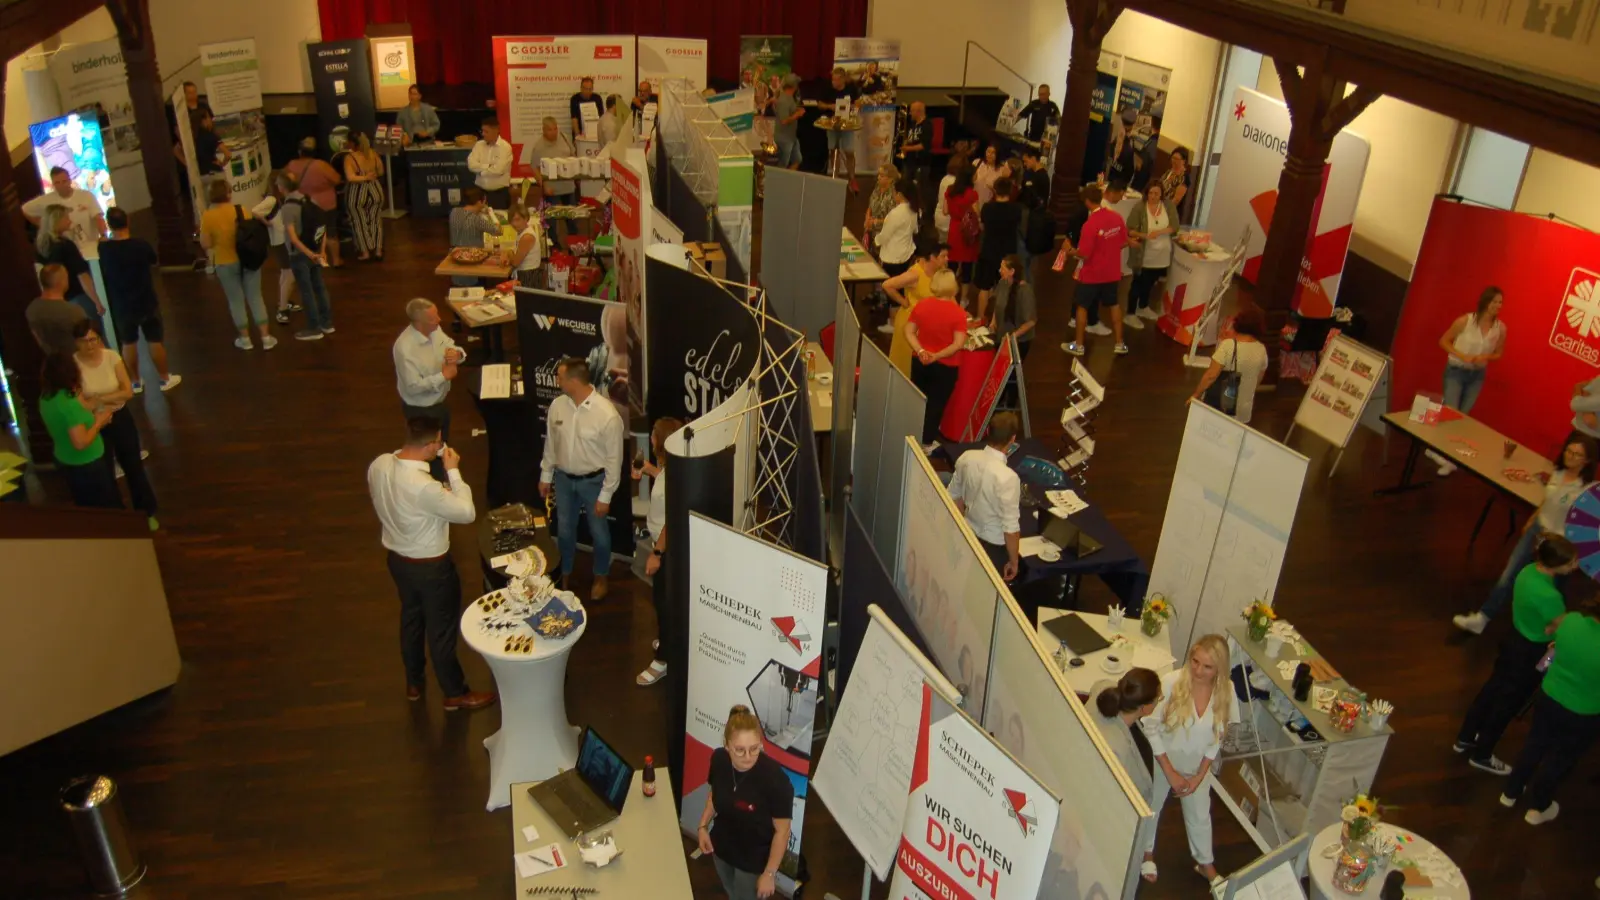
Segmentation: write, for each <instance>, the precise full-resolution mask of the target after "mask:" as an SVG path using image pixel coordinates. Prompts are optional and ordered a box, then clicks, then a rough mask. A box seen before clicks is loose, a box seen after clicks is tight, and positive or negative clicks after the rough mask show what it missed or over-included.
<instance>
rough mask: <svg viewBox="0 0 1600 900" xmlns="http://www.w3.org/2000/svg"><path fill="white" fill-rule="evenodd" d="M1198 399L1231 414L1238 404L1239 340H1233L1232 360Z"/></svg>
mask: <svg viewBox="0 0 1600 900" xmlns="http://www.w3.org/2000/svg"><path fill="white" fill-rule="evenodd" d="M1200 401H1201V402H1202V403H1204V404H1205V405H1207V406H1209V407H1212V408H1213V409H1219V410H1221V411H1223V412H1225V413H1227V414H1228V415H1230V416H1231V415H1233V412H1234V410H1235V409H1236V408H1237V407H1238V405H1239V342H1238V341H1237V340H1235V341H1234V342H1233V360H1232V362H1231V363H1230V364H1229V366H1228V368H1227V369H1226V370H1224V371H1223V373H1222V374H1221V375H1218V376H1217V380H1216V381H1213V382H1211V386H1210V387H1208V388H1206V392H1205V393H1204V394H1201V395H1200Z"/></svg>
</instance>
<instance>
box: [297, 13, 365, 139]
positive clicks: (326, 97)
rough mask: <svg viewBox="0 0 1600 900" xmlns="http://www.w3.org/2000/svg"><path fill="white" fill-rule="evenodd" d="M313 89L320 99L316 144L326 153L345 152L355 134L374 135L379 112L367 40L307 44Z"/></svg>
mask: <svg viewBox="0 0 1600 900" xmlns="http://www.w3.org/2000/svg"><path fill="white" fill-rule="evenodd" d="M306 58H307V59H309V60H310V61H311V87H312V90H313V91H314V92H315V94H316V97H317V132H318V133H317V144H318V146H319V147H321V148H322V150H323V152H325V153H329V154H333V153H338V152H339V151H341V150H343V149H344V148H345V146H346V145H347V144H349V142H350V135H351V134H352V133H353V132H357V131H359V132H361V133H362V134H366V135H369V136H370V135H371V134H372V133H373V132H374V130H375V129H376V128H377V123H378V112H377V108H376V107H375V106H374V105H373V100H372V65H371V63H370V62H369V59H368V52H367V40H366V38H358V39H356V40H350V41H327V42H324V43H320V44H307V45H306Z"/></svg>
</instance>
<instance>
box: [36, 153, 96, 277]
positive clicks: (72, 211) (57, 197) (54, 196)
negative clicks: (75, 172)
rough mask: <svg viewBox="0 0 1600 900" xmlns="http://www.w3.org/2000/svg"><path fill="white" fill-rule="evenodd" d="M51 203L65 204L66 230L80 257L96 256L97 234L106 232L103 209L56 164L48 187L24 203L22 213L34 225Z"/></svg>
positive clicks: (91, 195) (51, 171)
mask: <svg viewBox="0 0 1600 900" xmlns="http://www.w3.org/2000/svg"><path fill="white" fill-rule="evenodd" d="M55 204H60V205H62V206H65V207H66V208H67V218H68V219H70V220H72V231H71V232H69V234H70V235H71V237H72V242H73V243H75V244H77V245H78V252H80V253H82V254H83V258H84V259H99V258H100V238H101V237H103V236H104V235H105V233H106V217H105V211H104V210H102V209H101V208H100V201H98V200H96V199H95V198H94V194H93V193H91V192H89V191H86V190H83V189H81V188H78V187H74V186H73V184H72V176H70V175H68V174H67V170H66V169H63V168H61V167H60V166H56V167H55V168H53V169H51V170H50V190H48V191H46V192H45V193H43V194H40V195H39V196H37V197H35V198H33V199H32V200H29V201H28V202H27V203H24V204H23V205H22V215H23V216H24V217H26V218H27V220H28V221H29V222H31V223H33V224H34V225H35V226H37V225H38V224H39V220H40V219H41V218H43V216H44V211H45V210H47V209H49V208H50V207H51V206H53V205H55Z"/></svg>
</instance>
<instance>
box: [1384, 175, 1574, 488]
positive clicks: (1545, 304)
mask: <svg viewBox="0 0 1600 900" xmlns="http://www.w3.org/2000/svg"><path fill="white" fill-rule="evenodd" d="M1490 286H1493V287H1497V288H1499V289H1500V290H1501V292H1502V293H1503V294H1504V296H1505V303H1503V304H1502V305H1501V307H1500V321H1502V322H1504V323H1505V330H1506V337H1505V346H1504V352H1503V354H1502V355H1501V357H1500V359H1498V360H1495V361H1493V362H1491V363H1489V366H1488V369H1487V371H1486V373H1485V379H1484V384H1483V392H1482V394H1480V395H1479V397H1478V402H1477V404H1476V405H1475V406H1473V408H1472V411H1471V413H1470V415H1471V416H1472V417H1473V418H1474V419H1478V420H1479V421H1481V422H1483V423H1484V424H1486V425H1488V426H1489V427H1491V428H1493V429H1495V430H1496V431H1499V432H1500V433H1501V434H1504V435H1505V436H1506V437H1509V438H1511V439H1512V440H1515V441H1517V442H1519V443H1521V444H1522V445H1523V446H1525V447H1528V448H1530V449H1532V450H1535V451H1537V452H1539V453H1542V454H1544V455H1545V456H1547V457H1549V458H1551V459H1556V458H1559V454H1560V443H1561V441H1562V440H1564V439H1565V438H1566V435H1567V433H1568V432H1569V431H1571V430H1572V410H1571V408H1570V407H1569V406H1568V404H1569V403H1570V402H1571V399H1572V391H1573V385H1575V384H1577V383H1578V382H1580V381H1588V380H1589V379H1591V378H1594V377H1595V376H1597V375H1600V235H1597V234H1595V233H1594V232H1592V231H1586V230H1584V229H1582V228H1577V227H1574V226H1572V225H1567V224H1565V223H1563V222H1557V221H1552V220H1550V219H1547V218H1545V217H1543V216H1532V215H1528V214H1526V213H1516V212H1508V211H1506V210H1501V209H1493V208H1490V207H1483V206H1472V205H1468V204H1464V203H1458V202H1456V201H1453V200H1445V199H1442V198H1440V199H1436V200H1434V201H1433V211H1432V213H1431V214H1430V215H1429V216H1428V230H1427V232H1426V233H1425V234H1424V236H1423V239H1422V249H1421V251H1420V252H1419V253H1418V254H1417V265H1416V268H1415V269H1414V270H1412V274H1411V287H1410V289H1409V290H1408V291H1407V292H1406V302H1405V306H1404V307H1403V308H1402V310H1401V313H1400V326H1399V328H1398V329H1397V330H1396V333H1395V338H1394V347H1393V348H1392V349H1393V353H1392V356H1393V358H1394V381H1393V385H1394V386H1393V389H1392V390H1391V391H1390V393H1389V406H1390V408H1391V410H1393V411H1399V410H1405V409H1410V408H1411V402H1412V400H1413V399H1414V398H1415V397H1416V395H1417V393H1418V392H1421V391H1426V392H1429V393H1432V394H1438V393H1440V392H1441V390H1442V389H1443V386H1444V367H1445V353H1444V350H1443V349H1442V348H1441V347H1440V346H1439V339H1440V337H1442V336H1443V335H1444V333H1445V331H1446V330H1448V329H1449V327H1450V325H1451V323H1453V322H1454V321H1455V320H1457V319H1459V318H1461V317H1462V316H1464V315H1466V314H1467V313H1469V312H1473V311H1475V310H1476V309H1477V303H1478V297H1479V296H1480V295H1481V294H1482V293H1483V291H1484V289H1485V288H1487V287H1490ZM1478 452H1479V453H1482V454H1485V455H1487V454H1491V453H1492V454H1495V456H1496V458H1498V455H1499V453H1500V448H1499V447H1481V448H1479V451H1478Z"/></svg>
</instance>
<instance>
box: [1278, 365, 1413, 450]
mask: <svg viewBox="0 0 1600 900" xmlns="http://www.w3.org/2000/svg"><path fill="white" fill-rule="evenodd" d="M1389 363H1390V360H1389V357H1388V355H1387V354H1384V353H1380V352H1379V351H1377V350H1374V349H1372V348H1371V347H1368V346H1367V345H1366V344H1363V343H1360V342H1359V341H1356V340H1354V339H1353V338H1349V337H1346V336H1345V335H1342V334H1338V335H1334V337H1333V340H1331V341H1329V342H1328V346H1327V348H1326V349H1325V350H1324V352H1323V354H1322V360H1321V361H1320V362H1319V363H1318V364H1317V371H1316V374H1314V375H1312V376H1311V386H1310V387H1309V388H1307V389H1306V393H1305V396H1304V397H1301V398H1300V408H1299V409H1297V410H1295V414H1294V424H1292V425H1290V426H1289V431H1288V433H1287V434H1285V435H1284V436H1283V440H1284V442H1285V443H1287V442H1288V440H1289V436H1290V435H1292V434H1294V430H1295V428H1296V427H1297V426H1301V425H1303V426H1305V428H1306V430H1307V431H1309V432H1311V433H1312V434H1315V435H1316V436H1317V437H1320V438H1322V439H1323V440H1325V441H1327V442H1328V443H1329V444H1332V445H1333V447H1334V448H1335V449H1336V450H1338V453H1337V454H1335V456H1334V457H1333V465H1332V466H1330V467H1328V477H1329V478H1332V477H1333V473H1334V472H1335V471H1337V470H1338V468H1339V461H1340V460H1342V459H1344V451H1345V448H1346V447H1348V446H1349V445H1350V438H1351V436H1352V435H1353V434H1355V430H1356V425H1358V424H1365V425H1367V427H1369V428H1373V430H1375V431H1376V430H1378V428H1381V427H1383V420H1382V418H1381V416H1382V415H1383V413H1384V411H1385V410H1386V409H1387V408H1388V405H1389ZM1328 379H1332V380H1331V381H1329V380H1328ZM1357 393H1359V394H1360V396H1356V394H1357ZM1374 399H1376V400H1378V401H1380V402H1379V405H1378V406H1377V407H1373V406H1372V403H1373V400H1374ZM1325 401H1326V402H1325ZM1369 408H1372V409H1376V410H1377V412H1376V413H1374V414H1372V415H1370V416H1369V415H1368V410H1369ZM1373 423H1376V425H1374V424H1373ZM1380 433H1383V434H1385V438H1386V441H1385V445H1384V450H1385V453H1386V454H1387V451H1388V444H1387V434H1386V433H1385V432H1380Z"/></svg>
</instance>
